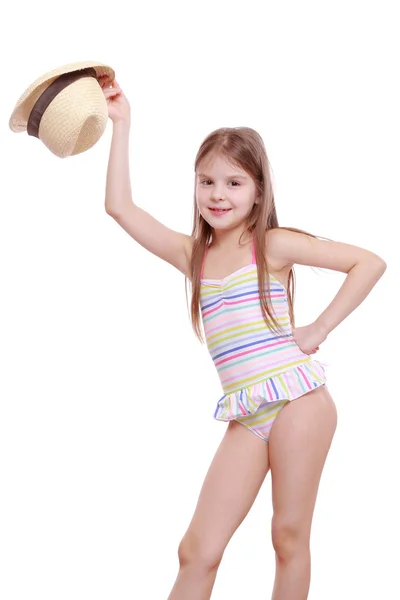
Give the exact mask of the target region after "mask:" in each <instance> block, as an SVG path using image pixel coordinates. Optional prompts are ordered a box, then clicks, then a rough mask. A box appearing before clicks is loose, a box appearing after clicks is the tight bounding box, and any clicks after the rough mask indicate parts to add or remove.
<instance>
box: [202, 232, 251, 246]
mask: <svg viewBox="0 0 400 600" xmlns="http://www.w3.org/2000/svg"><path fill="white" fill-rule="evenodd" d="M251 240H252V235H251V234H250V233H249V232H248V231H247V229H243V228H242V229H241V230H237V229H234V230H231V231H215V230H213V232H212V246H213V247H214V248H220V249H223V250H230V249H231V250H233V249H234V248H239V247H240V246H245V245H246V244H248V243H249V242H250V241H251Z"/></svg>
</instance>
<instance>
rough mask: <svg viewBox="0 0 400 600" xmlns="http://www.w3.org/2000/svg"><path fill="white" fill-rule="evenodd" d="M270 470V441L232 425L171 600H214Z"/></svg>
mask: <svg viewBox="0 0 400 600" xmlns="http://www.w3.org/2000/svg"><path fill="white" fill-rule="evenodd" d="M268 469H269V462H268V444H267V442H265V441H264V440H263V439H261V438H260V437H257V436H256V435H255V434H254V433H252V432H251V431H249V430H248V429H247V428H246V427H244V426H243V425H242V424H240V423H237V422H235V421H233V422H231V423H229V426H228V428H227V431H226V434H225V436H224V438H223V440H222V442H221V444H220V446H219V448H218V450H217V452H216V455H215V457H214V459H213V461H212V463H211V466H210V469H209V471H208V473H207V476H206V478H205V481H204V484H203V487H202V490H201V492H200V496H199V500H198V503H197V507H196V510H195V513H194V516H193V518H192V521H191V523H190V525H189V528H188V530H187V532H186V533H185V535H184V537H183V539H182V541H181V543H180V546H179V551H178V555H179V562H180V570H179V574H178V577H177V580H176V582H175V585H174V587H173V589H172V591H171V594H170V596H169V597H168V600H189V599H190V600H209V598H210V597H211V592H212V589H213V586H214V582H215V577H216V575H217V570H218V567H219V565H220V562H221V560H222V556H223V553H224V551H225V548H226V546H227V544H228V542H229V540H230V539H231V537H232V535H233V534H234V532H235V531H236V529H237V528H238V527H239V525H240V524H241V523H242V521H243V520H244V518H245V516H246V515H247V513H248V512H249V510H250V508H251V507H252V505H253V503H254V500H255V498H256V497H257V494H258V492H259V490H260V487H261V485H262V483H263V481H264V479H265V476H266V474H267V472H268Z"/></svg>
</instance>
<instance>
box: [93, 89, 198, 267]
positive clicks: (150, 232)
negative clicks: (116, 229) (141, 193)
mask: <svg viewBox="0 0 400 600" xmlns="http://www.w3.org/2000/svg"><path fill="white" fill-rule="evenodd" d="M103 91H104V95H105V97H106V100H107V103H108V108H109V116H110V118H111V120H112V121H113V134H112V140H111V147H110V156H109V161H108V169H107V181H106V194H105V209H106V212H107V214H109V215H110V216H112V217H113V218H114V219H115V221H116V222H117V223H118V224H119V225H120V226H121V227H122V228H123V229H124V230H125V231H126V232H127V233H128V234H129V235H130V236H131V237H132V238H133V239H134V240H135V241H136V242H138V243H139V244H140V245H141V246H143V247H144V248H146V250H148V251H149V252H152V253H153V254H155V255H156V256H158V257H160V258H162V259H163V260H165V261H166V262H168V263H170V264H171V265H173V266H174V267H176V268H177V269H179V271H181V272H182V273H184V274H185V275H186V276H188V277H189V276H190V258H191V250H192V238H191V236H189V235H185V234H183V233H179V232H177V231H173V230H172V229H169V228H168V227H166V226H165V225H163V224H162V223H160V222H159V221H157V219H155V218H154V217H152V216H151V215H150V214H149V213H148V212H146V211H145V210H143V209H142V208H140V207H139V206H136V204H134V202H133V200H132V193H131V183H130V172H129V134H130V107H129V103H128V100H127V99H126V97H125V96H124V94H123V93H122V90H121V89H120V88H119V86H118V84H117V83H116V82H113V87H111V88H110V87H108V88H107V87H104V88H103Z"/></svg>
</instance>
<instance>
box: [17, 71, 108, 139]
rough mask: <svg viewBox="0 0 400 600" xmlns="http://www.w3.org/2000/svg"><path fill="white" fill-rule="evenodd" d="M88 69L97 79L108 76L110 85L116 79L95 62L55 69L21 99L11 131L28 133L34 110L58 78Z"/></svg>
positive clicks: (30, 87) (38, 81)
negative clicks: (39, 99)
mask: <svg viewBox="0 0 400 600" xmlns="http://www.w3.org/2000/svg"><path fill="white" fill-rule="evenodd" d="M88 67H92V68H94V69H95V71H96V75H97V78H99V77H103V76H108V77H109V81H110V83H111V82H112V81H114V79H115V72H114V70H113V69H112V68H111V67H109V66H107V65H104V64H102V63H99V62H94V61H85V62H77V63H71V64H69V65H64V66H63V67H59V68H58V69H54V70H53V71H49V72H48V73H46V74H45V75H42V76H41V77H39V78H38V79H36V81H34V82H33V83H32V84H31V85H30V86H29V87H28V88H27V89H26V90H25V92H24V93H23V94H22V96H21V97H20V98H19V100H18V102H17V103H16V105H15V107H14V110H13V112H12V115H11V117H10V120H9V126H10V129H11V130H12V131H15V132H16V133H19V132H21V131H26V128H27V124H28V119H29V115H30V114H31V111H32V108H33V107H34V105H35V103H36V101H37V100H38V98H39V97H40V96H41V95H42V93H43V92H44V90H45V89H46V88H47V87H48V86H49V85H50V84H51V83H52V82H53V81H54V80H55V79H57V77H60V75H63V74H64V73H72V72H73V71H80V70H81V69H86V68H88Z"/></svg>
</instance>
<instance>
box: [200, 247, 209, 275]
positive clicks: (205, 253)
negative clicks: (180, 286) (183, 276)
mask: <svg viewBox="0 0 400 600" xmlns="http://www.w3.org/2000/svg"><path fill="white" fill-rule="evenodd" d="M208 249H209V246H206V250H205V252H204V256H203V262H202V264H201V272H200V279H203V271H204V263H205V262H206V256H207V254H208Z"/></svg>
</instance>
